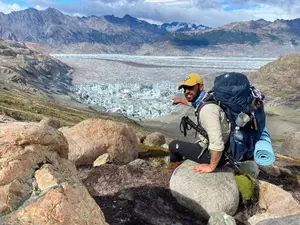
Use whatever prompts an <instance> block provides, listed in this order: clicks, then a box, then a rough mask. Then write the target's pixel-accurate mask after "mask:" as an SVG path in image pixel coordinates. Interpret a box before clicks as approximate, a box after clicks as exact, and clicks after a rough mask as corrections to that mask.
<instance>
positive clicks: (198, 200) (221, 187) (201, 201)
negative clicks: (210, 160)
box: [170, 160, 239, 219]
mask: <svg viewBox="0 0 300 225" xmlns="http://www.w3.org/2000/svg"><path fill="white" fill-rule="evenodd" d="M194 165H197V163H195V162H192V161H190V160H186V161H185V162H183V163H182V164H181V165H180V166H179V167H178V168H177V169H176V170H175V171H174V172H173V175H172V177H171V180H170V189H171V192H172V195H173V196H174V197H175V198H176V199H177V201H178V202H179V203H180V204H181V205H183V206H185V207H186V208H188V209H190V210H192V211H194V212H196V213H198V214H200V215H201V216H202V217H204V218H206V219H208V218H209V216H210V215H211V214H212V213H214V212H220V211H222V212H225V213H227V214H229V215H234V214H235V212H236V210H237V208H238V204H239V190H238V188H237V185H236V182H235V179H234V174H233V172H232V171H231V169H229V168H228V167H222V168H218V169H216V170H215V172H213V173H205V174H198V173H196V172H194V171H193V170H192V168H193V166H194Z"/></svg>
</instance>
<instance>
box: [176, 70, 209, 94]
mask: <svg viewBox="0 0 300 225" xmlns="http://www.w3.org/2000/svg"><path fill="white" fill-rule="evenodd" d="M196 84H203V80H202V77H201V76H200V75H199V74H197V73H189V74H188V75H186V77H185V79H184V80H183V81H182V83H181V84H180V85H179V87H178V90H180V89H181V88H182V87H183V86H195V85H196Z"/></svg>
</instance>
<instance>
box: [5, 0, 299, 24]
mask: <svg viewBox="0 0 300 225" xmlns="http://www.w3.org/2000/svg"><path fill="white" fill-rule="evenodd" d="M26 1H27V2H29V3H30V4H31V5H32V6H33V7H35V8H37V9H45V8H47V7H53V8H56V9H58V10H60V11H61V12H63V13H67V14H69V15H73V16H74V15H85V16H89V15H96V16H103V15H111V14H114V15H115V16H118V17H123V16H124V15H125V14H130V15H132V16H134V17H137V18H143V19H145V20H147V21H158V22H160V23H162V22H173V21H178V22H192V23H196V24H203V25H206V26H211V27H216V26H221V25H225V24H228V23H231V22H235V21H249V20H257V19H260V18H263V19H266V20H269V21H274V20H275V19H278V18H279V19H294V18H297V17H299V15H300V1H299V0H297V1H296V0H284V1H283V0H77V1H69V0H26ZM19 2H20V1H19ZM68 2H69V3H68ZM0 3H1V2H0ZM13 5H15V6H13ZM13 5H8V4H7V5H5V4H3V3H2V5H1V4H0V7H2V8H3V10H2V11H6V12H9V10H12V8H15V9H17V8H18V5H16V4H13ZM19 8H20V6H19ZM4 9H5V10H4ZM20 9H21V8H20Z"/></svg>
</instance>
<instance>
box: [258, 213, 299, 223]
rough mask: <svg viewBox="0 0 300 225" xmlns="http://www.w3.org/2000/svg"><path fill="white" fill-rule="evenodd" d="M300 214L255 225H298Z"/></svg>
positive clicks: (267, 220)
mask: <svg viewBox="0 0 300 225" xmlns="http://www.w3.org/2000/svg"><path fill="white" fill-rule="evenodd" d="M299 221H300V214H298V215H290V216H284V217H279V218H272V219H266V220H263V221H261V222H259V223H257V224H256V225H283V224H284V225H296V224H300V222H299Z"/></svg>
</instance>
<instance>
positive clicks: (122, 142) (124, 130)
mask: <svg viewBox="0 0 300 225" xmlns="http://www.w3.org/2000/svg"><path fill="white" fill-rule="evenodd" d="M60 131H62V133H63V134H64V135H65V137H66V138H67V140H68V143H69V159H70V160H71V161H72V162H74V163H75V165H91V164H93V162H94V161H95V159H97V158H98V157H99V156H100V155H103V154H104V153H109V155H110V158H111V160H112V161H113V162H115V163H127V162H130V161H132V160H133V159H134V158H135V157H136V155H137V150H138V144H137V137H136V135H135V133H134V132H133V131H132V130H131V129H129V128H128V126H127V125H126V124H122V123H117V122H113V121H109V120H102V119H90V120H85V121H82V122H81V123H79V124H77V125H75V126H73V127H72V128H66V127H64V128H61V129H60Z"/></svg>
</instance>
